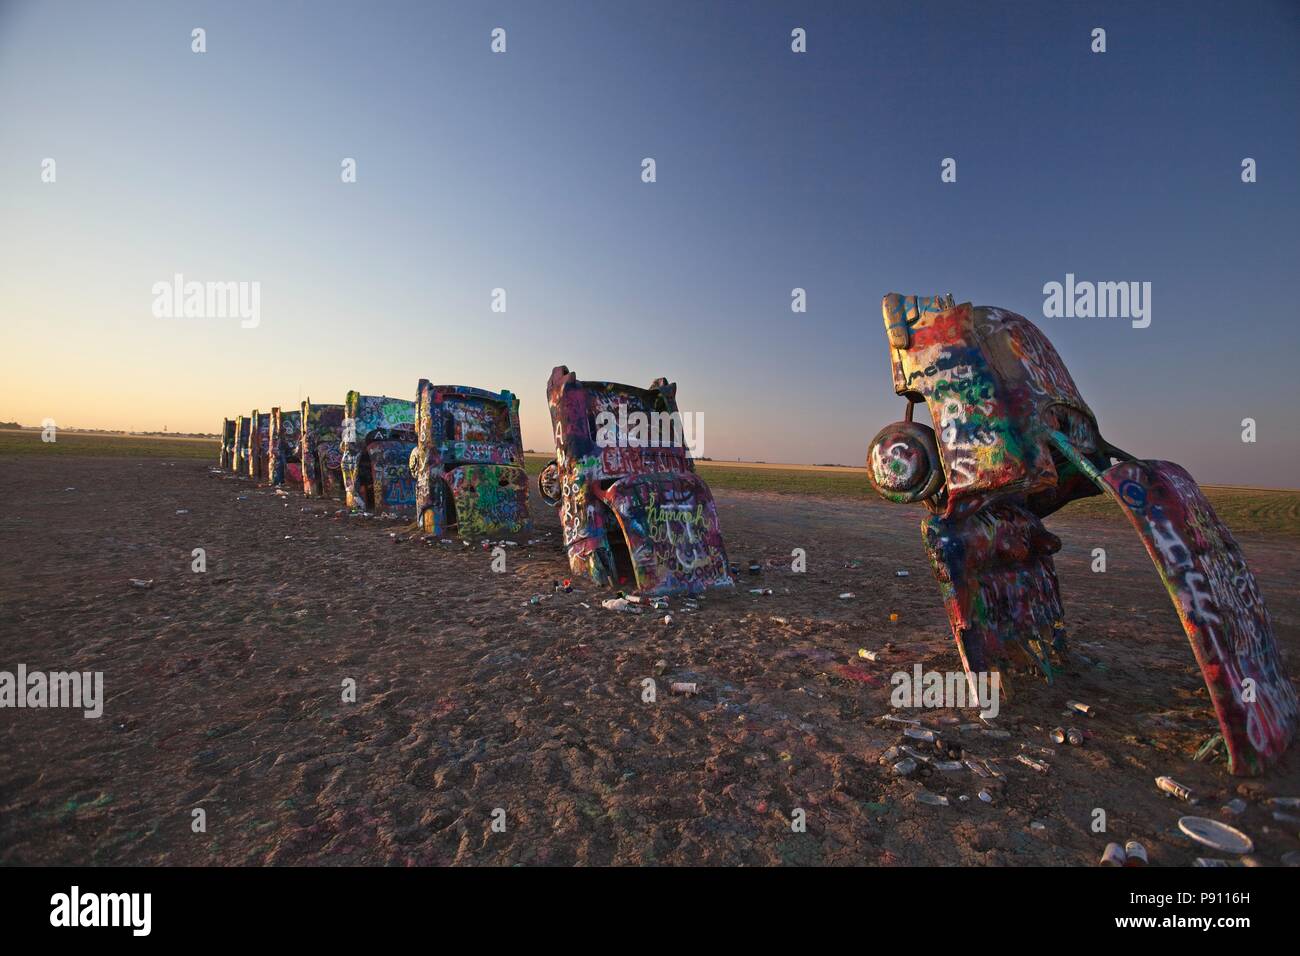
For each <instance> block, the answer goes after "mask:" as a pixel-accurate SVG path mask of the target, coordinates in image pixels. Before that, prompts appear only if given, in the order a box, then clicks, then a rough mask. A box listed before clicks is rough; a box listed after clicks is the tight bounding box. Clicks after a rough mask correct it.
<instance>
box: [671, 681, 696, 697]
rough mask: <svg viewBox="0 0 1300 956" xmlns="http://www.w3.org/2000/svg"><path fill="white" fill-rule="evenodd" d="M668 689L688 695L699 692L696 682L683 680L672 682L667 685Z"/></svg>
mask: <svg viewBox="0 0 1300 956" xmlns="http://www.w3.org/2000/svg"><path fill="white" fill-rule="evenodd" d="M669 689H670V690H671V691H672V692H673V693H674V694H686V695H688V696H689V695H691V694H698V693H699V692H700V687H699V685H698V684H694V683H687V682H685V681H677V682H674V683H673V684H671V685H669Z"/></svg>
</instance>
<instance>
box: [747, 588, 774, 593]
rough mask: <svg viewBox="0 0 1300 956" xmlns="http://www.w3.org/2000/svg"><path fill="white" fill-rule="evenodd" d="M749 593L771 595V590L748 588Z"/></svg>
mask: <svg viewBox="0 0 1300 956" xmlns="http://www.w3.org/2000/svg"><path fill="white" fill-rule="evenodd" d="M749 593H750V594H771V593H772V589H771V588H750V589H749Z"/></svg>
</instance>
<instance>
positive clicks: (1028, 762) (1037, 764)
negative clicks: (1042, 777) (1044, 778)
mask: <svg viewBox="0 0 1300 956" xmlns="http://www.w3.org/2000/svg"><path fill="white" fill-rule="evenodd" d="M1016 760H1018V761H1019V762H1020V763H1022V764H1024V765H1025V766H1026V767H1028V768H1029V769H1030V770H1034V771H1037V772H1038V773H1047V764H1045V763H1043V762H1042V761H1040V760H1035V759H1034V758H1033V757H1026V756H1025V755H1024V754H1016Z"/></svg>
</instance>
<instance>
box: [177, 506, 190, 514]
mask: <svg viewBox="0 0 1300 956" xmlns="http://www.w3.org/2000/svg"><path fill="white" fill-rule="evenodd" d="M176 513H177V514H178V515H187V514H189V513H190V509H189V508H177V509H176Z"/></svg>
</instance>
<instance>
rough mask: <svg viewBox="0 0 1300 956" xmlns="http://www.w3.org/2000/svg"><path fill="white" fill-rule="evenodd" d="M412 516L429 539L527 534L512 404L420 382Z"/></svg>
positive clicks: (507, 398)
mask: <svg viewBox="0 0 1300 956" xmlns="http://www.w3.org/2000/svg"><path fill="white" fill-rule="evenodd" d="M415 432H416V442H417V444H416V448H415V450H414V451H412V452H411V456H410V471H411V474H412V475H414V476H415V513H416V520H417V521H418V522H419V524H420V526H421V527H422V528H423V529H424V530H425V531H426V532H428V533H430V534H436V535H444V534H449V533H452V532H453V530H454V533H455V534H458V535H459V536H460V537H462V538H467V537H469V536H470V535H493V536H495V535H503V534H518V533H520V532H527V531H529V530H531V529H532V521H531V520H530V519H529V517H528V475H527V474H526V473H525V471H524V446H523V438H522V437H521V435H520V431H519V399H517V398H516V397H515V396H514V395H513V394H511V393H510V392H489V391H485V390H484V389H480V388H469V387H467V386H463V385H432V384H430V383H429V381H428V379H420V384H419V387H418V388H417V389H416V398H415Z"/></svg>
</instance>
